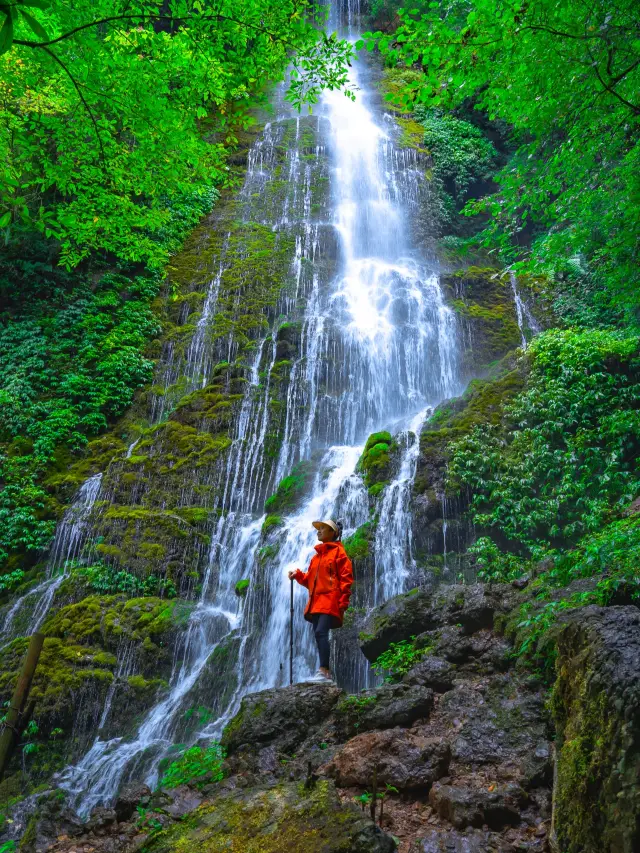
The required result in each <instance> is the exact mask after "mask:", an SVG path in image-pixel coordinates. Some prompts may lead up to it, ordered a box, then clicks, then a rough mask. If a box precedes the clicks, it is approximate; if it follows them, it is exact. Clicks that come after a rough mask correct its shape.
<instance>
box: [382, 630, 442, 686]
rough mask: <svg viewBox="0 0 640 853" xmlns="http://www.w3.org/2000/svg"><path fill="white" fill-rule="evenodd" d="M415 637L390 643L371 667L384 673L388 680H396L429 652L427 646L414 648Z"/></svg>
mask: <svg viewBox="0 0 640 853" xmlns="http://www.w3.org/2000/svg"><path fill="white" fill-rule="evenodd" d="M415 639H416V638H415V637H414V636H412V637H410V638H409V639H408V640H400V641H399V642H398V643H390V644H389V648H388V649H387V650H386V651H385V652H383V653H382V654H381V655H380V656H379V657H378V658H377V659H376V661H375V662H374V664H373V669H374V671H375V672H377V673H386V674H387V677H388V679H389V680H392V681H398V680H399V679H400V678H402V676H403V675H404V674H405V672H408V671H409V670H410V669H411V667H413V666H415V665H416V664H417V663H418V662H419V661H421V660H422V658H423V657H424V656H425V655H427V654H428V653H429V649H428V648H425V647H423V648H416V646H415V643H414V641H415Z"/></svg>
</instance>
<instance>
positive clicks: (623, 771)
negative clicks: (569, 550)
mask: <svg viewBox="0 0 640 853" xmlns="http://www.w3.org/2000/svg"><path fill="white" fill-rule="evenodd" d="M556 641H557V648H558V660H557V673H558V677H557V681H556V685H555V688H554V695H553V714H554V718H555V723H556V728H557V742H556V749H557V780H556V784H555V787H554V829H553V832H554V833H555V837H556V843H557V845H558V848H559V849H561V850H562V851H563V853H578V851H580V853H595V851H598V852H599V851H614V850H615V851H616V853H632V851H636V850H639V849H640V822H639V821H638V815H640V785H638V768H639V767H640V612H639V611H638V609H637V608H636V607H606V608H605V607H584V608H581V609H579V610H574V611H571V612H569V613H567V614H565V615H564V616H563V617H562V618H561V620H560V625H559V627H558V629H557V633H556Z"/></svg>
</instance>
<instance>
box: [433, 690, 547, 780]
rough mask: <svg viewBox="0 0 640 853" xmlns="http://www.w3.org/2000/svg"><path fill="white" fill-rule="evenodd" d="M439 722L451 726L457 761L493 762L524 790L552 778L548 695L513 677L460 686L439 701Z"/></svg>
mask: <svg viewBox="0 0 640 853" xmlns="http://www.w3.org/2000/svg"><path fill="white" fill-rule="evenodd" d="M438 723H439V725H443V724H444V725H445V726H446V727H447V730H448V732H449V737H450V741H451V754H452V757H453V759H454V760H455V761H456V762H457V763H458V764H460V765H465V766H482V765H488V766H493V767H494V768H495V771H496V772H497V774H498V777H499V778H504V779H513V780H516V781H518V782H519V783H520V784H522V785H523V787H525V788H526V789H529V788H530V787H534V786H537V785H541V784H545V782H548V781H550V775H551V747H550V743H549V733H548V730H547V724H546V719H545V711H544V695H543V694H542V693H540V692H537V691H532V690H529V689H527V685H526V684H523V682H522V681H521V680H519V679H518V678H516V677H515V676H510V675H496V676H493V678H492V679H491V680H490V681H488V682H487V683H480V684H478V685H475V686H474V685H471V684H460V685H458V686H456V687H455V688H454V689H453V690H450V691H449V692H448V693H445V694H444V695H443V696H442V698H441V700H440V703H439V705H438ZM498 768H499V772H498Z"/></svg>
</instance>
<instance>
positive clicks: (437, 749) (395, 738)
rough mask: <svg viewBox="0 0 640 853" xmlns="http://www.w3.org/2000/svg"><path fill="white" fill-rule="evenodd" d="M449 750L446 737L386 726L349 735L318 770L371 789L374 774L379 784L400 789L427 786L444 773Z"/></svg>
mask: <svg viewBox="0 0 640 853" xmlns="http://www.w3.org/2000/svg"><path fill="white" fill-rule="evenodd" d="M450 758H451V750H450V748H449V744H448V743H447V741H446V740H443V739H442V738H428V737H424V735H422V734H418V733H417V732H416V731H414V730H410V729H401V728H397V729H387V731H384V732H370V733H367V734H362V735H358V736H357V737H355V738H352V739H351V740H350V741H349V742H348V743H347V744H346V745H345V746H344V747H343V748H342V749H340V750H339V751H338V752H337V754H336V755H335V756H334V758H333V759H332V760H331V761H330V762H329V763H328V764H326V765H325V766H324V767H322V768H321V769H320V772H321V773H324V774H326V775H327V776H331V777H332V778H334V779H335V780H336V783H337V784H338V785H341V786H343V787H350V786H352V785H358V786H361V787H363V788H371V787H372V780H373V777H374V773H375V774H376V779H377V783H378V784H380V785H383V786H384V785H393V786H394V787H396V788H398V789H399V790H402V791H404V790H411V789H416V788H423V789H426V788H428V787H429V785H431V784H432V783H433V782H434V781H435V780H436V779H440V778H441V777H442V776H444V775H445V774H446V772H447V770H448V767H449V761H450Z"/></svg>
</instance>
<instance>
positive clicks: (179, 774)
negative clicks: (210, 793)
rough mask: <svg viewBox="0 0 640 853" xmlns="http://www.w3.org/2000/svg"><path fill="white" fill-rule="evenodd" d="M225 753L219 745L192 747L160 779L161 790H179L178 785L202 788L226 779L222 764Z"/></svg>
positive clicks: (170, 765)
mask: <svg viewBox="0 0 640 853" xmlns="http://www.w3.org/2000/svg"><path fill="white" fill-rule="evenodd" d="M225 754H226V753H225V751H224V749H223V748H222V747H221V746H220V744H219V743H212V744H210V745H209V746H207V747H201V746H192V747H190V748H189V749H186V750H185V751H184V752H183V754H182V755H181V756H180V758H177V759H175V760H174V761H172V762H171V763H170V764H169V765H168V766H167V767H166V769H165V770H164V773H163V774H162V778H161V779H160V787H161V788H177V787H178V785H187V784H188V785H195V787H197V788H200V787H202V786H203V785H206V784H209V783H211V782H220V781H221V780H222V779H223V778H224V772H223V770H222V764H223V762H224V759H225Z"/></svg>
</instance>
